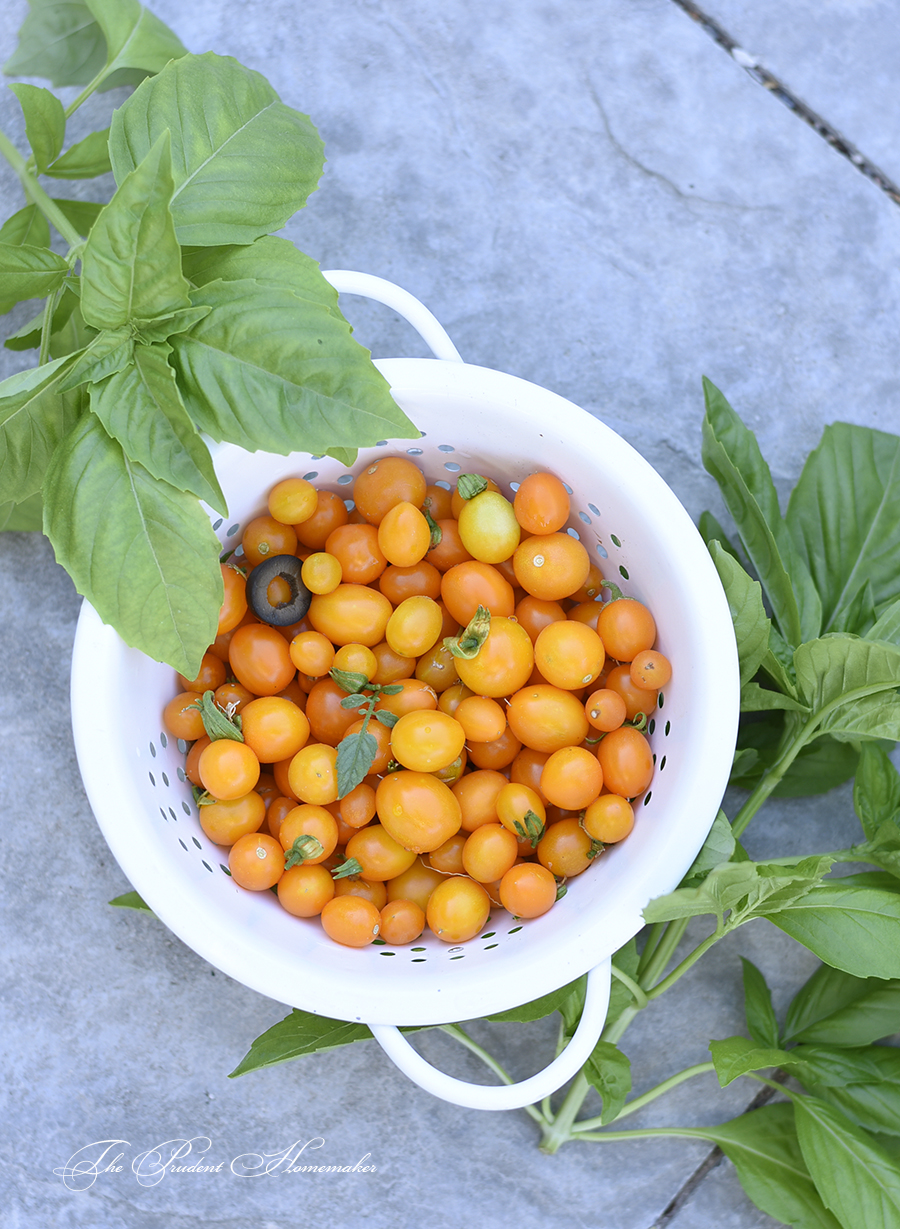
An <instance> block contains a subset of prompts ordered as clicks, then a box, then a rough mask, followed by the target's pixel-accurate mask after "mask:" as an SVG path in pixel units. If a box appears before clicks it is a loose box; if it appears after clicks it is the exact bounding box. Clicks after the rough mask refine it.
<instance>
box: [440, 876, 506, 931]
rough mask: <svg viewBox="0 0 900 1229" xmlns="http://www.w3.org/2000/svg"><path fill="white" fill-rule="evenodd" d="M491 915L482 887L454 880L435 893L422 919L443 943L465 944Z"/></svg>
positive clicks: (485, 893)
mask: <svg viewBox="0 0 900 1229" xmlns="http://www.w3.org/2000/svg"><path fill="white" fill-rule="evenodd" d="M490 912H491V898H490V897H489V896H488V894H487V892H486V891H485V890H484V888H483V887H482V886H481V884H480V883H476V882H475V881H474V879H466V878H463V877H461V876H454V877H453V878H451V879H445V880H444V882H443V883H439V884H438V886H437V887H436V888H435V889H434V891H433V892H432V894H431V899H430V900H429V901H428V908H427V909H426V911H425V917H426V920H427V922H428V926H429V928H430V929H431V930H432V932H433V933H434V934H435V935H437V937H438V938H439V939H441V940H443V942H444V943H465V942H466V940H467V939H473V938H474V937H475V935H477V934H478V932H479V930H481V929H482V927H483V926H484V924H485V922H486V921H487V920H488V918H489V916H490Z"/></svg>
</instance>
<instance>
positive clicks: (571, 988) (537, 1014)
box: [485, 977, 584, 1023]
mask: <svg viewBox="0 0 900 1229" xmlns="http://www.w3.org/2000/svg"><path fill="white" fill-rule="evenodd" d="M583 983H584V978H583V977H579V978H576V979H575V981H573V982H569V984H568V985H567V986H560V988H559V989H558V990H551V991H550V993H549V994H544V995H541V997H540V998H539V999H532V1001H531V1002H530V1003H523V1004H522V1006H521V1007H510V1008H509V1010H508V1011H498V1012H495V1013H494V1015H492V1016H486V1017H485V1019H486V1020H498V1021H501V1022H502V1023H507V1022H513V1021H516V1022H519V1023H530V1022H531V1021H532V1020H543V1018H544V1017H545V1016H551V1015H553V1013H554V1011H559V1009H560V1007H561V1006H562V1004H563V1003H564V1002H565V1000H566V999H568V998H570V997H571V996H572V994H573V993H575V991H576V990H578V989H579V988H583Z"/></svg>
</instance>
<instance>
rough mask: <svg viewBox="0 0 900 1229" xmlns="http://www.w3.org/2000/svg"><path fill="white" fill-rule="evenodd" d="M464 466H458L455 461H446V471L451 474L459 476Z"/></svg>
mask: <svg viewBox="0 0 900 1229" xmlns="http://www.w3.org/2000/svg"><path fill="white" fill-rule="evenodd" d="M461 468H462V466H460V465H457V464H456V462H455V461H445V462H444V469H447V470H449V471H450V473H451V474H458V473H459V471H460V469H461Z"/></svg>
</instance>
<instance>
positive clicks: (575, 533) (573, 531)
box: [566, 528, 581, 542]
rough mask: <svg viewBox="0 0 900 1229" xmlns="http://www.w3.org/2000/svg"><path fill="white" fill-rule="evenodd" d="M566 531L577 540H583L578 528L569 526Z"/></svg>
mask: <svg viewBox="0 0 900 1229" xmlns="http://www.w3.org/2000/svg"><path fill="white" fill-rule="evenodd" d="M566 533H567V534H568V535H569V537H570V538H574V539H575V540H576V541H577V542H580V541H581V534H580V533H579V532H578V530H577V529H572V528H569V529H567V530H566Z"/></svg>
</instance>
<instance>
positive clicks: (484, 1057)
mask: <svg viewBox="0 0 900 1229" xmlns="http://www.w3.org/2000/svg"><path fill="white" fill-rule="evenodd" d="M438 1027H439V1028H440V1030H441V1032H442V1033H446V1034H447V1035H448V1036H449V1037H453V1038H454V1040H456V1041H458V1042H459V1044H460V1045H463V1046H465V1047H466V1049H467V1050H471V1052H472V1053H473V1054H475V1055H476V1056H477V1057H478V1058H480V1059H481V1061H482V1062H483V1063H484V1064H485V1066H487V1067H490V1069H491V1071H493V1072H494V1074H495V1075H497V1076H499V1077H500V1079H501V1080H502V1081H503V1083H504V1084H513V1083H515V1081H514V1080H513V1078H512V1076H511V1075H510V1074H509V1073H508V1072H507V1071H504V1069H503V1068H502V1067H501V1066H500V1064H499V1063H498V1062H497V1060H496V1059H495V1058H494V1057H493V1055H492V1054H489V1053H488V1052H487V1050H483V1049H482V1048H481V1046H480V1045H479V1044H478V1043H477V1042H476V1041H473V1040H472V1038H471V1037H470V1036H469V1034H468V1033H465V1032H463V1030H462V1029H461V1028H460V1027H459V1025H458V1024H441V1025H439V1026H438ZM523 1108H524V1110H525V1113H526V1114H528V1116H529V1117H530V1118H533V1119H534V1120H535V1122H538V1123H540V1124H541V1126H544V1124H545V1123H546V1119H545V1118H544V1115H543V1114H542V1113H541V1111H540V1110H539V1109H538V1108H537V1106H535V1105H526V1106H524V1107H523Z"/></svg>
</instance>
